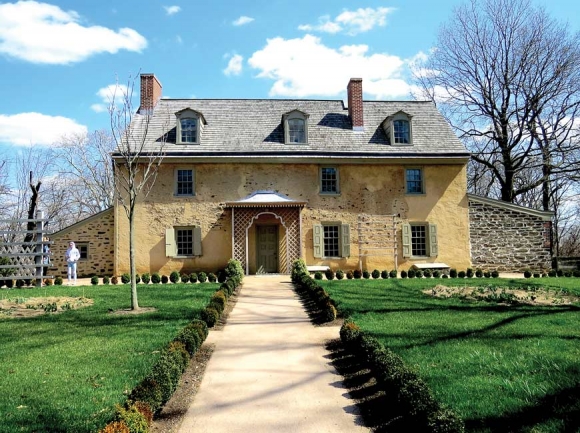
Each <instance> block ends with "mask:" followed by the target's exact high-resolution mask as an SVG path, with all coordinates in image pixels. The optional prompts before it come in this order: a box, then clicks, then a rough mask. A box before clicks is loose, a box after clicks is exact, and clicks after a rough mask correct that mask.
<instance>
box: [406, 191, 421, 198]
mask: <svg viewBox="0 0 580 433" xmlns="http://www.w3.org/2000/svg"><path fill="white" fill-rule="evenodd" d="M405 195H406V196H411V197H422V196H425V195H426V194H425V193H424V192H406V193H405Z"/></svg>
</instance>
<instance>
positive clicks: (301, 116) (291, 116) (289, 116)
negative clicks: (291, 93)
mask: <svg viewBox="0 0 580 433" xmlns="http://www.w3.org/2000/svg"><path fill="white" fill-rule="evenodd" d="M308 117H309V115H308V114H306V113H303V112H302V111H300V110H293V111H290V112H289V113H286V114H284V115H283V116H282V122H283V126H284V143H285V144H298V145H303V144H308ZM296 119H298V120H302V121H303V122H304V141H301V142H293V141H290V124H289V122H290V121H291V120H296Z"/></svg>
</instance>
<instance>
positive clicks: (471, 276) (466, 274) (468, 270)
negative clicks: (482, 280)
mask: <svg viewBox="0 0 580 433" xmlns="http://www.w3.org/2000/svg"><path fill="white" fill-rule="evenodd" d="M473 275H474V273H473V269H471V268H467V272H466V273H465V276H466V277H467V278H473Z"/></svg>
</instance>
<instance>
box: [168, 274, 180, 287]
mask: <svg viewBox="0 0 580 433" xmlns="http://www.w3.org/2000/svg"><path fill="white" fill-rule="evenodd" d="M169 281H171V282H172V283H173V284H177V282H179V272H177V271H173V272H171V273H170V274H169Z"/></svg>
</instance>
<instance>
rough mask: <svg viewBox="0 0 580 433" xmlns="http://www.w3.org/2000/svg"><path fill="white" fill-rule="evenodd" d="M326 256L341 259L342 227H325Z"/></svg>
mask: <svg viewBox="0 0 580 433" xmlns="http://www.w3.org/2000/svg"><path fill="white" fill-rule="evenodd" d="M323 229H324V256H325V257H340V226H330V225H325V226H323Z"/></svg>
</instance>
